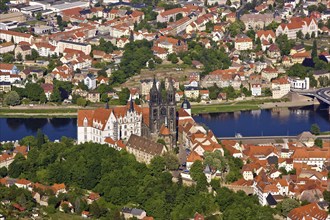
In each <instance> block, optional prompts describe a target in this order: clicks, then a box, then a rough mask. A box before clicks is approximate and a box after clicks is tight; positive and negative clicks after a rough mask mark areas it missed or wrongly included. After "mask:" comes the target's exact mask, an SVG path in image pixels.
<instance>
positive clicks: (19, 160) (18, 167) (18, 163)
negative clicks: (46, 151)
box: [8, 154, 26, 178]
mask: <svg viewBox="0 0 330 220" xmlns="http://www.w3.org/2000/svg"><path fill="white" fill-rule="evenodd" d="M25 170H26V160H25V157H24V156H23V155H22V154H16V156H15V160H14V161H13V162H12V163H11V164H10V165H9V167H8V175H9V176H10V177H12V178H18V177H19V176H20V175H21V173H23V172H24V171H25Z"/></svg>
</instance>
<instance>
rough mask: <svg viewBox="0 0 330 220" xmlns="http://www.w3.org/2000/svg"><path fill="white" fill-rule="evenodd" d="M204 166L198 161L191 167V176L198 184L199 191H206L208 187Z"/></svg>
mask: <svg viewBox="0 0 330 220" xmlns="http://www.w3.org/2000/svg"><path fill="white" fill-rule="evenodd" d="M203 171H204V166H203V164H202V162H201V161H199V160H197V161H195V162H194V163H193V165H191V168H190V171H189V172H190V176H191V178H192V179H193V180H194V181H195V182H197V189H198V190H205V189H206V186H207V181H206V176H205V174H204V172H203Z"/></svg>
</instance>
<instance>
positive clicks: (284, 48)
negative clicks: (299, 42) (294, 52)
mask: <svg viewBox="0 0 330 220" xmlns="http://www.w3.org/2000/svg"><path fill="white" fill-rule="evenodd" d="M276 43H277V45H278V47H279V49H280V50H281V54H282V55H288V54H290V50H291V49H292V48H293V47H294V46H295V42H294V41H293V40H289V39H288V36H287V35H286V34H280V35H279V36H278V37H277V38H276Z"/></svg>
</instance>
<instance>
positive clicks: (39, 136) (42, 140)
mask: <svg viewBox="0 0 330 220" xmlns="http://www.w3.org/2000/svg"><path fill="white" fill-rule="evenodd" d="M36 139H37V147H39V148H40V147H41V146H42V145H43V144H44V143H45V135H44V134H43V133H42V131H41V129H40V128H39V129H38V131H37V137H36Z"/></svg>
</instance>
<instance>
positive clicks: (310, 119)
mask: <svg viewBox="0 0 330 220" xmlns="http://www.w3.org/2000/svg"><path fill="white" fill-rule="evenodd" d="M194 119H195V120H196V122H199V123H202V124H204V125H205V126H207V127H208V128H210V129H212V131H213V132H214V134H215V135H216V136H218V137H230V136H235V134H237V133H240V134H241V135H243V136H273V135H274V136H276V135H297V134H299V133H301V132H303V131H308V130H310V127H311V125H312V124H313V123H317V124H318V125H319V126H320V128H321V130H322V131H329V130H330V116H329V114H328V112H327V111H326V109H325V108H322V107H319V108H317V109H314V107H303V108H291V109H286V110H285V109H282V110H280V111H274V110H257V111H242V112H233V113H211V114H202V115H196V116H194ZM38 128H40V129H41V130H42V131H43V133H44V134H46V135H47V136H48V137H49V139H50V140H57V139H60V138H61V137H62V136H67V137H71V138H77V119H76V118H0V141H3V140H6V141H7V140H19V139H21V138H23V137H25V136H28V135H36V133H37V130H38Z"/></svg>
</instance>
